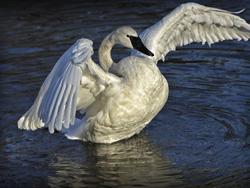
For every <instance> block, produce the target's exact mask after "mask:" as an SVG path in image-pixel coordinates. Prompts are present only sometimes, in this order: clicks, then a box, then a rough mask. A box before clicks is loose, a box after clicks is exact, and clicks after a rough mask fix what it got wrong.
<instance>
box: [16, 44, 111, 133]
mask: <svg viewBox="0 0 250 188" xmlns="http://www.w3.org/2000/svg"><path fill="white" fill-rule="evenodd" d="M92 45H93V42H92V41H90V40H88V39H80V40H78V41H77V42H76V43H75V44H74V45H72V46H71V47H70V48H69V49H68V50H67V51H66V52H65V53H64V54H63V55H62V57H61V58H60V59H59V60H58V62H57V63H56V65H55V66H54V68H53V69H52V71H51V72H50V74H49V75H48V77H47V78H46V80H45V81H44V83H43V85H42V86H41V88H40V91H39V93H38V96H37V98H36V100H35V102H34V104H33V105H32V106H31V108H30V109H29V110H28V111H27V112H26V113H25V114H24V115H23V116H22V117H21V118H20V119H19V121H18V127H19V128H22V129H31V130H34V129H37V128H41V127H44V126H46V127H48V128H49V132H50V133H53V132H54V130H55V129H56V130H61V129H62V126H63V127H65V128H69V126H70V125H73V124H74V121H75V113H76V109H77V102H78V98H79V90H80V89H83V90H84V91H85V92H84V93H83V94H84V95H83V96H81V100H83V102H82V103H83V104H84V105H83V106H80V109H81V110H85V108H87V107H88V106H89V105H90V104H91V103H92V102H93V101H94V98H95V96H96V95H98V93H100V92H101V91H103V90H104V89H105V86H104V84H107V83H109V78H108V77H107V76H106V74H105V72H104V71H103V70H102V69H101V68H100V67H99V66H98V65H97V64H95V63H94V62H93V61H92V59H91V56H92V54H93V47H92ZM83 80H86V81H87V83H86V85H88V84H89V86H88V87H85V86H86V85H85V86H84V85H82V83H81V82H82V81H83ZM91 80H92V81H91ZM93 81H94V83H93ZM90 85H91V86H90Z"/></svg>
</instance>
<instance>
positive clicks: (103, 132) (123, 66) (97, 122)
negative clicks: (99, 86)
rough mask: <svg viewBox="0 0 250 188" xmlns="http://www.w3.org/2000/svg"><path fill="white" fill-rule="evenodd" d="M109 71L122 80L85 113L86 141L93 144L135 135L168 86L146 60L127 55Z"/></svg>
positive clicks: (162, 99) (157, 107) (159, 104)
mask: <svg viewBox="0 0 250 188" xmlns="http://www.w3.org/2000/svg"><path fill="white" fill-rule="evenodd" d="M112 72H113V73H115V74H117V75H120V76H121V77H122V79H121V82H120V83H117V84H116V85H112V87H110V88H107V89H106V90H105V92H104V94H103V95H102V96H100V98H99V100H98V101H96V102H95V103H94V104H93V105H92V106H91V108H90V110H89V113H91V114H87V116H89V117H91V122H90V124H91V125H89V128H90V129H91V130H90V134H92V136H91V138H90V139H94V140H93V141H95V142H103V140H105V141H108V142H109V141H110V142H114V141H116V140H117V141H118V140H121V139H125V138H129V137H131V136H132V135H134V134H136V133H139V132H140V131H141V130H142V129H143V128H144V127H145V126H146V125H147V124H148V123H149V122H150V121H151V120H152V119H153V117H154V116H155V115H156V114H157V113H158V112H159V111H160V110H161V108H162V107H163V105H164V104H165V102H166V100H167V97H168V83H167V81H166V79H165V78H164V76H162V74H161V73H160V70H159V69H158V67H157V65H156V64H154V63H153V62H151V61H150V60H147V59H145V58H139V57H135V56H130V57H127V58H124V59H122V60H121V61H120V62H119V63H118V64H116V65H115V68H113V69H112ZM100 107H102V108H100ZM103 107H104V108H103ZM97 109H98V110H97ZM93 113H96V115H95V116H94V119H93ZM88 139H89V138H88Z"/></svg>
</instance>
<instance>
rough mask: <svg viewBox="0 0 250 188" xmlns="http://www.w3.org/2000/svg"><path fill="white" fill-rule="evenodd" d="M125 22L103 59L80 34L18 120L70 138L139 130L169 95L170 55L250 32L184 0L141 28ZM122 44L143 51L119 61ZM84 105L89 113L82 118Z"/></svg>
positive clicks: (97, 138) (116, 136) (105, 139)
mask: <svg viewBox="0 0 250 188" xmlns="http://www.w3.org/2000/svg"><path fill="white" fill-rule="evenodd" d="M140 38H141V39H142V41H143V43H144V44H145V46H146V47H145V46H144V45H143V44H142V42H141V41H140V39H139V37H138V35H137V33H136V32H135V31H134V30H133V29H132V28H130V27H121V28H118V29H117V30H115V31H114V32H112V33H111V34H110V35H108V36H107V37H106V38H105V39H104V40H103V42H102V44H101V46H100V48H99V61H100V65H101V67H100V66H98V65H97V64H95V63H94V62H93V61H92V59H91V55H92V54H93V47H92V41H90V40H88V39H80V40H78V41H77V42H76V43H75V44H74V45H73V46H72V47H71V48H70V49H68V50H67V51H66V52H65V53H64V55H63V56H62V57H61V58H60V59H59V60H58V62H57V63H56V65H55V67H54V68H53V70H52V71H51V73H50V74H49V75H48V77H47V78H46V80H45V82H44V83H43V85H42V87H41V89H40V91H39V94H38V96H37V98H36V100H35V102H34V104H33V105H32V107H31V108H30V110H29V111H27V112H26V113H25V114H24V115H23V116H22V117H21V118H20V120H19V121H18V127H19V128H22V129H31V130H35V129H37V128H40V127H48V128H49V131H50V133H53V132H54V130H55V129H56V130H58V131H62V132H64V133H65V135H66V136H67V137H68V138H69V139H80V140H83V141H91V142H96V143H112V142H116V141H118V140H121V139H125V138H129V137H131V136H133V135H134V134H137V133H139V132H140V131H141V130H142V129H143V128H144V127H145V126H146V125H147V124H148V123H149V122H150V121H151V120H152V119H153V118H154V117H155V115H156V114H157V113H158V112H159V111H160V110H161V108H162V107H163V106H164V104H165V102H166V101H167V98H168V91H169V90H168V83H167V81H166V79H165V78H164V76H163V75H162V74H161V73H160V71H159V69H158V67H157V61H158V60H160V59H163V60H164V57H165V55H166V54H167V53H168V52H169V51H171V50H175V48H176V47H177V46H183V45H186V44H189V43H192V42H202V43H203V44H204V43H205V42H207V43H208V44H209V45H211V44H212V43H215V42H218V41H223V40H229V39H230V40H231V39H237V40H242V39H243V40H245V41H247V40H248V39H249V38H250V25H249V24H247V23H246V22H245V20H243V19H241V18H239V17H238V16H236V15H233V14H231V13H230V12H227V11H224V10H220V9H215V8H210V7H205V6H202V5H199V4H195V3H188V4H183V5H181V6H179V7H178V8H176V9H175V10H174V11H173V12H172V13H170V14H169V15H168V16H166V17H164V18H163V19H162V20H160V21H159V22H158V23H156V24H155V25H153V26H152V27H150V28H148V29H147V30H145V31H144V32H143V33H142V34H141V35H140ZM115 44H122V45H124V46H125V47H127V48H130V49H135V50H137V52H136V51H134V52H132V54H133V55H132V56H129V57H127V58H124V59H122V60H121V61H120V62H119V63H114V62H113V60H112V59H111V49H112V47H113V46H114V45H115ZM76 110H80V112H82V113H86V114H85V117H84V118H83V119H82V120H79V119H75V113H76Z"/></svg>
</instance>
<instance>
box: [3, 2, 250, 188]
mask: <svg viewBox="0 0 250 188" xmlns="http://www.w3.org/2000/svg"><path fill="white" fill-rule="evenodd" d="M183 2H186V1H178V2H177V1H160V0H158V1H152V2H151V1H145V0H144V1H135V2H134V1H119V2H115V3H114V2H102V1H95V2H93V1H89V2H88V1H82V2H80V1H70V2H61V1H58V2H49V1H48V2H46V1H43V2H41V3H37V2H36V3H34V2H32V1H18V2H15V1H8V2H4V1H3V2H1V3H0V4H1V6H0V7H1V8H0V24H1V26H0V27H1V30H0V37H1V46H0V51H1V56H0V61H1V97H0V100H1V111H0V113H1V129H0V136H1V139H0V150H1V152H0V153H1V154H0V160H1V163H0V165H1V166H0V169H1V170H0V184H1V187H13V186H14V187H115V186H116V187H135V186H143V187H167V186H177V187H184V186H185V187H194V186H196V187H213V186H218V187H247V185H248V184H249V183H250V182H249V178H250V157H249V156H250V117H249V111H250V42H237V41H233V42H232V41H227V42H223V43H218V44H214V45H212V47H211V48H209V47H208V46H207V45H205V46H202V45H201V44H192V45H188V46H186V47H184V48H178V50H177V51H176V52H171V53H169V54H168V56H167V58H166V61H165V62H162V63H159V68H160V70H161V72H162V73H163V75H164V76H165V77H166V79H167V80H168V82H169V85H170V95H169V99H168V102H167V103H166V105H165V106H164V108H163V109H162V111H161V112H160V113H159V114H158V115H157V116H156V117H155V118H154V120H153V121H152V122H151V123H150V124H149V125H148V126H147V127H146V128H145V129H144V130H143V131H142V133H140V134H139V135H137V136H134V137H132V138H131V139H129V140H124V141H121V142H117V143H115V144H111V145H104V144H92V143H82V142H80V141H72V140H67V139H66V137H65V136H64V135H62V134H60V133H55V134H53V135H51V134H49V133H48V131H47V130H45V129H40V130H37V131H23V130H19V129H17V124H16V122H17V120H18V119H19V118H20V117H21V116H22V114H23V113H25V112H26V111H27V110H28V109H29V107H30V106H31V105H32V103H33V102H34V99H35V97H36V95H37V93H38V91H39V88H40V86H41V84H42V83H43V81H44V79H45V77H46V76H47V75H48V73H49V72H50V70H51V69H52V67H53V66H54V64H55V62H56V61H57V60H58V58H59V57H60V56H61V55H62V54H63V52H64V51H65V50H66V49H68V48H69V47H70V46H71V45H72V44H73V43H74V42H75V41H76V40H77V39H79V38H83V37H85V38H89V39H91V40H93V41H94V50H95V55H94V57H93V59H94V60H95V61H96V62H97V55H96V53H97V49H98V46H99V45H100V42H101V40H102V39H103V38H104V37H105V36H106V35H107V34H109V33H110V32H111V31H113V30H114V29H115V28H117V27H119V26H122V25H130V26H132V27H134V28H135V29H136V30H137V31H138V32H141V31H143V30H144V29H146V28H147V27H149V26H151V25H152V24H154V23H155V22H157V21H158V20H160V19H161V18H162V17H163V16H165V15H166V14H167V13H169V12H170V11H171V10H173V9H174V8H175V7H177V6H178V5H179V4H181V3H183ZM196 2H198V1H196ZM206 5H208V6H213V7H218V8H222V9H226V10H230V11H238V10H241V9H242V8H246V10H245V12H243V13H242V14H241V17H243V18H244V19H246V20H247V22H248V23H250V7H249V2H248V1H246V0H245V1H244V0H243V1H239V2H237V4H236V3H235V1H215V0H210V1H206ZM128 53H129V51H128V50H124V49H123V48H120V47H118V48H116V50H114V52H113V54H112V56H113V58H114V59H115V60H117V61H118V60H119V59H121V58H123V57H125V56H126V55H127V54H128Z"/></svg>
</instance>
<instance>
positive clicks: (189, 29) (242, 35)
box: [132, 3, 250, 63]
mask: <svg viewBox="0 0 250 188" xmlns="http://www.w3.org/2000/svg"><path fill="white" fill-rule="evenodd" d="M238 13H240V12H238ZM140 38H141V39H142V41H143V43H144V44H145V46H146V47H147V48H148V49H149V50H150V51H151V52H153V53H154V55H155V56H154V57H149V56H148V57H147V58H150V59H152V60H153V61H154V62H156V63H157V61H158V60H160V59H162V60H163V61H164V58H165V56H166V55H167V53H168V52H169V51H173V50H175V49H176V47H177V46H183V45H187V44H190V43H192V42H202V44H205V43H206V42H207V43H208V45H209V46H210V45H211V44H213V43H215V42H218V41H223V40H232V39H237V40H242V39H243V40H245V41H247V40H248V39H249V38H250V25H249V24H248V23H246V21H245V20H243V19H242V18H240V17H238V16H236V15H233V14H232V13H231V12H228V11H225V10H221V9H216V8H211V7H206V6H202V5H199V4H196V3H187V4H182V5H180V6H179V7H177V8H176V9H175V10H173V11H172V12H171V13H170V14H169V15H167V16H165V17H164V18H163V19H162V20H160V21H159V22H157V23H156V24H154V25H153V26H151V27H149V28H148V29H146V30H145V31H144V32H143V33H141V34H140ZM132 54H133V55H140V56H145V55H143V54H141V53H140V52H135V51H133V52H132Z"/></svg>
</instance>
